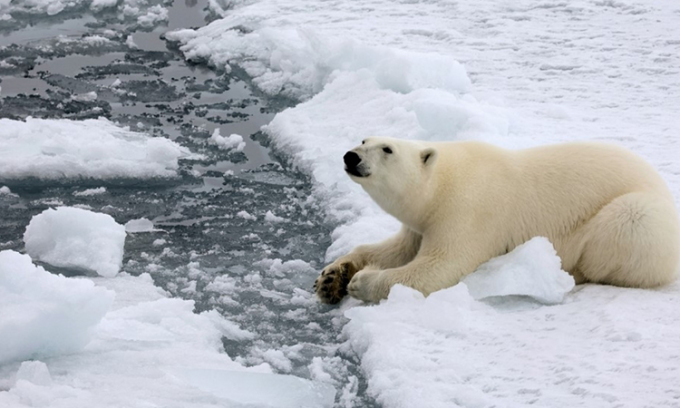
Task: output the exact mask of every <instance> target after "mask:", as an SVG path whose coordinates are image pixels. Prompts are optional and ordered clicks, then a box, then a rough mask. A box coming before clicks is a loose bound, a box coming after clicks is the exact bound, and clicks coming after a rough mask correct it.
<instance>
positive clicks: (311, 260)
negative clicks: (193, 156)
mask: <svg viewBox="0 0 680 408" xmlns="http://www.w3.org/2000/svg"><path fill="white" fill-rule="evenodd" d="M206 3H207V2H206V1H194V0H186V1H184V0H181V1H175V2H174V3H172V4H171V7H169V19H168V21H167V22H166V23H163V24H160V25H158V26H155V27H142V26H139V25H138V24H136V23H135V21H134V19H132V20H126V19H123V20H121V19H120V18H119V16H118V15H117V14H116V12H115V11H110V12H103V13H99V14H95V15H93V14H92V13H90V12H89V11H88V10H87V9H82V10H79V9H77V8H76V9H74V10H68V11H64V12H62V13H60V14H59V15H57V16H52V17H47V16H34V15H30V14H22V13H17V14H16V15H14V17H15V18H14V20H13V21H11V22H0V61H4V62H5V64H0V80H1V82H0V86H1V87H2V92H1V93H0V118H11V119H24V118H26V117H27V116H33V117H37V118H69V119H86V118H96V117H100V116H103V117H106V118H108V119H110V120H112V121H114V122H117V123H119V124H120V125H123V126H129V127H130V128H131V129H132V130H139V131H143V132H146V133H149V134H152V135H154V136H156V137H167V138H170V139H173V140H175V141H177V142H178V143H180V144H182V145H183V146H186V147H188V148H190V149H191V150H192V151H193V152H196V153H201V154H203V155H204V156H205V159H204V160H201V161H198V162H196V161H184V162H181V166H180V170H179V177H177V178H176V179H165V180H109V181H106V182H102V181H98V180H61V181H58V182H45V181H41V180H1V179H0V185H8V186H10V187H11V189H12V191H13V192H14V193H16V194H18V196H10V195H0V210H1V212H0V250H3V249H13V250H17V251H21V250H22V249H23V240H22V236H23V232H24V230H25V227H26V225H27V224H28V222H29V221H30V219H31V217H32V216H34V215H36V214H38V213H40V212H42V211H44V210H45V209H47V208H49V207H54V206H59V205H67V206H84V207H85V208H89V209H91V210H93V211H98V212H104V213H108V214H110V215H111V216H113V217H114V218H115V219H116V221H117V222H118V223H121V224H124V223H125V222H127V221H129V220H132V219H138V218H142V217H144V218H148V219H150V220H152V221H153V222H154V226H155V228H156V229H158V230H157V231H154V232H150V233H139V234H130V235H128V238H127V241H126V245H125V259H124V270H125V271H126V272H129V273H132V274H141V273H149V274H151V276H152V277H153V279H154V281H155V282H156V284H157V285H159V286H161V287H163V288H164V289H165V290H167V291H168V292H169V293H171V294H172V295H173V296H178V297H182V298H185V299H193V300H195V301H196V308H197V311H201V310H206V309H212V308H214V309H217V310H218V311H220V312H221V313H222V314H223V315H224V316H226V317H227V318H228V319H229V320H232V321H234V322H236V323H238V324H239V325H240V326H241V327H242V328H244V329H247V330H249V331H251V332H253V333H255V334H256V338H255V340H253V341H240V342H235V341H230V340H228V339H225V340H224V345H225V350H226V351H227V353H228V354H229V355H230V356H231V357H232V358H235V359H237V360H238V361H240V362H241V363H243V364H246V365H255V364H260V363H262V362H263V361H268V362H270V361H269V360H268V359H267V357H266V355H267V353H266V352H267V350H270V349H275V350H282V351H283V352H284V354H285V355H286V357H287V358H288V359H290V361H291V363H292V366H291V367H290V369H289V368H287V367H277V366H276V364H272V365H273V366H274V368H277V369H279V371H280V372H285V373H292V374H295V375H299V376H301V377H305V378H310V372H309V369H308V366H309V365H310V363H312V361H313V360H314V359H315V358H321V359H322V360H323V366H324V368H325V370H326V371H328V372H329V373H330V374H331V375H332V376H333V378H334V380H335V381H336V384H335V385H336V387H337V389H338V391H339V392H338V399H337V406H343V407H344V406H348V404H347V401H348V399H347V398H345V399H344V400H343V399H342V398H341V397H340V395H341V394H342V392H343V389H344V390H345V394H349V395H350V396H351V398H349V400H351V401H352V402H353V405H354V406H357V407H371V406H376V404H375V402H374V401H372V400H371V399H370V398H369V397H367V396H366V395H365V380H364V378H363V377H362V375H361V372H360V369H359V367H358V365H357V362H356V360H355V359H354V357H353V356H352V355H351V354H347V353H346V352H343V351H342V350H341V349H340V344H341V341H342V340H341V339H340V338H339V335H340V330H341V327H342V322H343V319H344V318H343V317H342V316H341V315H340V313H339V312H338V311H337V309H334V308H331V307H328V306H322V305H320V304H319V303H318V302H315V301H313V298H312V297H311V293H310V292H311V286H312V283H313V281H314V279H315V278H316V275H317V273H318V272H317V271H318V270H319V269H320V268H321V267H322V265H323V256H324V253H325V250H326V248H327V246H328V245H329V244H330V232H331V231H332V228H333V225H331V224H330V223H329V222H328V221H327V218H326V216H325V214H324V212H323V207H322V205H320V203H319V202H318V201H317V199H316V198H315V196H312V184H311V181H310V179H309V177H308V176H307V175H305V174H302V173H299V172H297V171H295V170H294V169H292V168H289V166H287V165H286V157H285V156H282V155H280V154H278V153H277V152H276V151H275V150H271V149H270V147H269V145H270V142H269V140H268V138H267V137H266V135H264V134H262V133H261V132H259V129H260V127H261V126H262V125H264V124H266V123H268V122H269V121H270V120H271V118H272V117H273V116H274V114H275V113H276V112H277V111H280V110H281V109H283V108H285V107H287V106H289V105H290V103H291V102H290V101H285V100H274V99H267V98H263V97H262V96H261V95H258V94H257V93H256V92H254V91H253V90H252V88H251V86H250V84H249V82H248V79H247V78H237V77H235V76H233V75H232V76H230V75H227V74H226V73H224V72H217V71H214V70H212V69H209V68H208V67H206V66H202V65H192V64H188V63H187V62H186V61H184V60H183V58H182V56H181V54H180V53H179V52H178V51H177V50H176V49H174V48H173V45H172V44H167V43H166V42H165V41H164V40H162V38H161V35H162V34H163V33H164V32H166V31H168V30H170V29H176V28H182V27H198V26H202V25H205V24H206V23H207V22H209V21H210V20H211V19H214V18H215V16H214V15H212V14H211V13H210V12H209V10H208V9H207V7H206ZM57 35H63V36H64V37H63V38H58V37H57ZM92 35H98V36H101V37H104V38H106V39H107V40H106V41H92V38H91V36H92ZM130 39H131V40H130ZM90 92H94V93H96V98H94V99H92V100H87V98H74V95H75V96H77V95H84V94H87V93H90ZM217 128H219V129H220V133H221V134H222V135H224V136H227V135H229V134H232V133H238V134H240V135H242V136H243V137H244V139H245V141H246V147H245V149H244V150H243V152H225V151H224V150H219V149H217V148H216V147H215V146H212V145H210V144H207V143H206V139H207V138H209V137H210V135H211V134H212V132H213V131H214V129H217ZM100 186H104V187H106V188H107V190H106V192H105V193H103V194H98V195H91V196H78V195H74V193H75V192H78V191H82V190H83V189H85V188H90V187H100ZM243 211H245V212H247V215H246V214H244V213H243ZM268 212H271V213H272V214H274V215H275V216H276V217H280V218H277V219H275V221H267V220H266V219H265V216H266V214H267V213H268ZM47 267H48V268H49V266H47ZM60 272H65V273H69V271H64V270H60ZM310 299H311V300H310ZM354 394H357V395H356V396H354Z"/></svg>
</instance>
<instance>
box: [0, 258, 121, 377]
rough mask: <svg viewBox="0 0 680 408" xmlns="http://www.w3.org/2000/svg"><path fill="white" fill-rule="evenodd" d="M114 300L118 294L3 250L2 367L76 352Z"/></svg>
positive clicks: (0, 283) (0, 277) (0, 285)
mask: <svg viewBox="0 0 680 408" xmlns="http://www.w3.org/2000/svg"><path fill="white" fill-rule="evenodd" d="M112 301H113V292H111V291H109V290H106V289H104V288H101V287H96V286H95V285H94V284H93V283H92V282H91V281H89V280H85V279H69V278H65V277H64V276H61V275H54V274H51V273H49V272H47V271H45V270H44V269H43V268H42V267H40V266H35V265H33V263H32V262H31V258H30V257H29V256H28V255H22V254H19V253H18V252H14V251H2V252H0V310H2V313H1V314H0V344H2V347H0V365H3V364H6V363H8V362H11V361H20V360H25V359H31V358H45V357H52V356H58V355H62V354H70V353H76V352H78V351H80V350H82V349H83V347H85V345H86V344H87V342H88V341H89V339H90V335H91V333H92V328H93V327H94V326H95V325H96V324H97V323H99V321H100V320H101V319H102V317H103V316H104V314H105V313H106V312H107V310H108V309H109V307H110V306H111V302H112Z"/></svg>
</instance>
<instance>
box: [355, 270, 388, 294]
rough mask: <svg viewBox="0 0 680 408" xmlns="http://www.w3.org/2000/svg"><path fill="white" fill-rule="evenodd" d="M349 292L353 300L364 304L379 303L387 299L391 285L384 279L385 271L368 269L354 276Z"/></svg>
mask: <svg viewBox="0 0 680 408" xmlns="http://www.w3.org/2000/svg"><path fill="white" fill-rule="evenodd" d="M347 291H348V292H349V295H350V296H352V297H353V298H356V299H359V300H363V301H364V302H378V301H380V300H382V299H386V298H387V295H388V294H389V293H390V285H389V284H388V282H387V281H386V279H385V278H384V272H383V271H381V270H377V269H371V268H370V267H367V268H366V269H364V270H362V271H360V272H358V273H357V274H356V275H354V277H353V278H352V280H351V281H350V282H349V285H348V286H347Z"/></svg>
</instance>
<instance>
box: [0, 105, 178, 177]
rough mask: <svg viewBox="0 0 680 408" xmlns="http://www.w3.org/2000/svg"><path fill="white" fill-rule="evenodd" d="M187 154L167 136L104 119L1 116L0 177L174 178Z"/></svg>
mask: <svg viewBox="0 0 680 408" xmlns="http://www.w3.org/2000/svg"><path fill="white" fill-rule="evenodd" d="M189 154H190V153H189V151H188V150H187V149H185V148H183V147H181V146H180V145H178V144H176V143H175V142H173V141H171V140H169V139H165V138H162V137H149V136H147V135H145V134H142V133H135V132H130V131H128V130H125V129H122V128H119V127H117V126H116V125H114V124H113V123H111V122H110V121H108V120H107V119H103V118H102V119H89V120H84V121H72V120H66V119H59V120H53V119H33V118H28V119H26V122H22V121H17V120H11V119H0V156H2V157H3V158H4V159H3V161H2V162H1V163H0V180H12V179H21V178H26V177H35V178H38V179H43V180H57V179H65V178H94V179H113V178H153V177H172V176H175V175H176V174H177V168H178V159H180V158H182V157H187V156H189Z"/></svg>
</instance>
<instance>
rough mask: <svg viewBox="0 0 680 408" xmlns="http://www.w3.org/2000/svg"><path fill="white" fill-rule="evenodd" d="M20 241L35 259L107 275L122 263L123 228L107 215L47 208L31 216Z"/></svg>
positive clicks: (63, 208)
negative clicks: (22, 239)
mask: <svg viewBox="0 0 680 408" xmlns="http://www.w3.org/2000/svg"><path fill="white" fill-rule="evenodd" d="M24 242H25V243H26V252H27V253H28V254H29V255H30V256H31V257H32V258H33V259H35V260H38V261H43V262H46V263H48V264H50V265H54V266H58V267H63V268H74V269H77V270H85V271H93V272H96V273H97V274H99V275H101V276H105V277H109V278H111V277H114V276H116V274H117V273H118V271H119V270H120V268H121V265H122V263H123V247H124V245H125V227H123V226H122V225H120V224H118V223H116V221H115V220H114V219H113V217H111V216H110V215H108V214H102V213H95V212H92V211H88V210H84V209H81V208H74V207H59V208H57V209H52V208H50V209H47V210H45V211H43V212H42V213H40V214H38V215H36V216H34V217H33V218H32V219H31V222H30V223H29V224H28V227H26V232H25V233H24Z"/></svg>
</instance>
